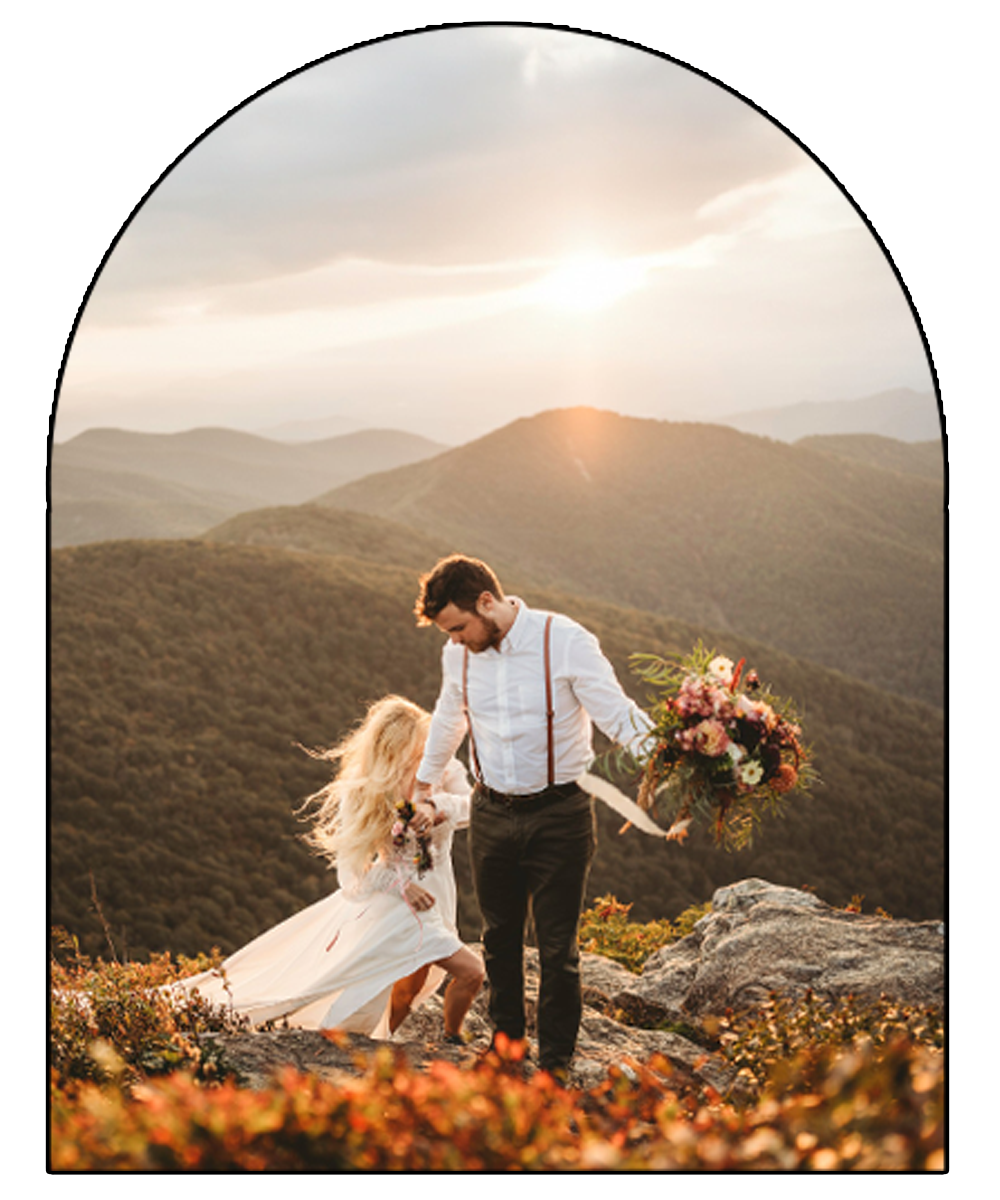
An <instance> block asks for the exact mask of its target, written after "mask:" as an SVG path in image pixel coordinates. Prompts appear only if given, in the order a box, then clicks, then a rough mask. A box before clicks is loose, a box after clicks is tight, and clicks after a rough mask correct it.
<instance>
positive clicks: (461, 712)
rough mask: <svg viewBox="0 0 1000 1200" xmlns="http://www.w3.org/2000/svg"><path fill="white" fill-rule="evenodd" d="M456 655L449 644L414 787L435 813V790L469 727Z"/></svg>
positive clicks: (415, 797)
mask: <svg viewBox="0 0 1000 1200" xmlns="http://www.w3.org/2000/svg"><path fill="white" fill-rule="evenodd" d="M454 658H455V655H454V654H449V651H448V645H447V644H446V645H445V647H444V649H443V650H442V652H441V691H440V692H439V693H438V698H437V703H436V704H435V705H434V711H433V712H432V713H431V727H430V732H429V734H428V736H427V745H426V746H425V747H424V754H423V758H422V759H421V760H420V766H419V767H418V768H417V782H416V786H415V787H414V789H413V803H414V806H416V805H417V804H422V805H425V806H426V807H427V808H428V809H429V811H430V812H431V814H433V813H434V812H435V809H434V806H433V801H431V800H430V795H431V792H432V791H433V789H434V787H435V785H436V784H437V782H438V781H439V780H440V778H441V776H442V775H443V774H444V771H445V768H446V767H447V766H448V764H449V763H450V762H451V760H452V759H453V758H454V757H455V752H456V751H457V750H458V748H459V746H460V745H461V744H462V739H463V738H464V737H465V734H466V731H467V730H468V722H467V720H466V717H465V709H464V706H463V704H462V685H461V683H460V682H459V680H458V678H457V677H456V675H455V673H454V670H453V669H451V667H452V664H453V662H454Z"/></svg>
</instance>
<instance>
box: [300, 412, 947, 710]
mask: <svg viewBox="0 0 1000 1200" xmlns="http://www.w3.org/2000/svg"><path fill="white" fill-rule="evenodd" d="M316 502H317V503H320V504H329V505H331V506H333V507H336V508H341V509H348V510H353V511H360V512H367V513H371V514H375V515H378V516H382V517H386V518H388V519H390V520H393V521H396V522H400V523H402V524H404V525H409V526H411V527H413V528H414V529H419V530H421V531H422V532H423V533H424V534H425V535H429V536H432V537H435V538H437V539H440V540H442V541H446V542H449V543H450V544H452V545H454V546H461V547H466V548H467V547H476V549H475V550H474V551H472V552H473V553H477V554H478V555H479V556H480V557H483V558H486V559H487V560H489V561H490V562H491V563H492V564H493V565H494V567H496V568H497V569H498V570H499V571H501V578H503V575H504V573H508V574H509V573H516V574H517V575H518V576H519V577H520V578H523V579H526V580H529V581H531V582H532V583H534V584H535V585H537V586H550V587H556V588H559V589H561V590H565V591H568V592H571V593H573V594H576V595H585V596H591V597H594V598H599V599H604V600H608V601H611V602H612V603H617V604H623V605H627V606H629V607H632V608H638V609H643V610H647V611H650V612H655V613H661V614H663V615H665V616H673V617H679V618H681V619H683V620H687V621H690V622H693V623H702V622H703V623H706V624H708V625H710V626H713V627H715V628H718V629H726V630H729V631H731V632H732V633H734V634H739V635H740V636H743V637H750V638H756V639H758V640H760V641H762V642H766V643H767V644H769V645H774V646H778V647H780V648H781V649H783V650H785V651H786V652H788V653H790V654H794V655H796V656H800V657H803V658H809V659H812V660H814V661H816V662H821V663H823V664H825V665H826V666H830V667H834V668H836V669H838V670H842V671H845V672H847V673H848V674H851V675H853V676H856V677H857V678H859V679H864V680H866V681H868V682H869V683H873V684H874V685H875V686H877V687H879V688H883V689H887V690H891V691H894V692H897V693H899V694H901V695H910V696H914V697H917V698H919V699H922V700H926V701H929V702H930V703H933V704H938V705H940V704H941V703H942V702H943V689H944V543H943V532H944V509H943V493H942V488H941V486H940V483H939V482H935V481H931V480H928V479H924V478H920V477H918V476H915V475H912V474H902V473H899V472H895V471H888V470H884V469H881V468H878V467H873V466H870V465H868V464H867V463H864V462H860V461H857V460H852V459H847V458H843V457H841V456H835V455H830V454H821V453H817V452H815V451H812V450H809V449H806V448H803V447H799V446H789V445H786V444H784V443H780V442H772V441H769V440H767V439H765V438H760V437H754V436H751V435H749V434H745V433H740V432H737V431H736V430H733V429H727V428H724V427H721V426H711V425H684V424H676V423H671V422H666V421H649V420H639V419H636V418H629V417H620V416H617V415H616V414H614V413H607V412H598V411H596V410H593V409H565V410H559V411H552V412H547V413H542V414H540V415H538V416H535V417H531V418H526V419H524V420H520V421H515V422H514V423H512V424H511V425H508V426H506V427H504V428H503V429H500V430H498V431H497V432H495V433H492V434H490V435H488V436H487V437H484V438H481V439H480V440H478V441H476V442H472V443H470V444H468V445H466V446H461V447H458V448H457V449H455V450H451V451H448V452H446V453H444V454H441V455H438V456H436V457H435V458H433V459H430V460H426V461H424V462H420V463H415V464H412V465H410V466H407V467H402V468H399V469H398V470H394V471H388V472H383V473H380V474H378V475H374V476H369V477H367V478H365V479H362V480H358V481H357V482H355V483H352V484H348V485H346V486H344V487H341V488H338V489H336V490H334V491H332V492H330V493H327V494H325V495H323V496H320V497H319V498H318V499H317V501H316Z"/></svg>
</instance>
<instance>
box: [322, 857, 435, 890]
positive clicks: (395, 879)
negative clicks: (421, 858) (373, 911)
mask: <svg viewBox="0 0 1000 1200" xmlns="http://www.w3.org/2000/svg"><path fill="white" fill-rule="evenodd" d="M337 877H338V879H339V881H340V890H341V891H342V892H343V894H344V896H346V897H347V899H348V900H354V901H362V900H368V899H370V898H371V897H372V896H374V895H376V894H377V893H378V892H389V893H391V894H393V895H396V896H400V897H402V898H403V899H405V898H406V897H405V895H404V891H405V888H406V885H407V884H408V883H410V882H411V880H413V879H415V878H416V867H415V866H414V865H413V863H412V862H410V861H409V860H408V859H407V858H405V857H403V856H401V855H397V854H392V855H391V856H389V857H388V858H386V859H379V860H378V861H377V862H374V863H372V865H371V866H370V867H369V868H368V870H367V871H363V872H361V874H357V873H356V872H354V871H351V870H350V869H349V868H347V867H340V868H338V871H337Z"/></svg>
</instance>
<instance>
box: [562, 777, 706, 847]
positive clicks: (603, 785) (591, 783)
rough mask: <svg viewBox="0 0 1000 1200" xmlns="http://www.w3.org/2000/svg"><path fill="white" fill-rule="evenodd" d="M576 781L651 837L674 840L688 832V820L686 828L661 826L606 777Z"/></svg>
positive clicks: (585, 778)
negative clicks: (665, 827)
mask: <svg viewBox="0 0 1000 1200" xmlns="http://www.w3.org/2000/svg"><path fill="white" fill-rule="evenodd" d="M576 782H577V783H578V784H579V785H580V787H581V788H583V790H584V791H585V792H588V793H589V794H590V795H591V796H593V797H594V799H595V800H600V801H601V803H602V804H606V805H607V806H608V808H613V809H614V810H615V812H617V813H620V814H621V815H622V816H623V817H625V819H626V820H627V821H628V823H629V824H630V825H634V826H635V827H636V829H639V830H641V831H642V832H643V833H648V834H649V835H650V837H661V838H666V839H667V841H673V840H675V839H677V838H679V837H683V836H684V834H685V832H686V824H687V823H686V822H685V828H684V829H678V828H677V827H676V826H672V827H671V828H670V829H669V830H667V829H663V828H661V826H659V825H657V824H656V822H655V821H654V820H653V819H652V817H650V815H649V814H648V813H647V812H645V811H644V810H643V809H641V808H640V807H639V805H638V804H636V802H635V801H634V800H630V799H629V797H628V796H626V795H625V793H624V792H620V791H619V790H618V789H617V788H616V787H615V786H614V784H612V783H608V781H607V780H606V779H599V778H598V777H597V776H596V775H581V776H580V778H579V779H578V780H577V781H576Z"/></svg>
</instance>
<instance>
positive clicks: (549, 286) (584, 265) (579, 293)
mask: <svg viewBox="0 0 1000 1200" xmlns="http://www.w3.org/2000/svg"><path fill="white" fill-rule="evenodd" d="M645 275H646V266H645V264H644V263H643V262H642V261H640V260H638V259H631V258H623V259H613V258H606V257H599V256H586V257H584V256H580V257H577V258H572V259H568V260H567V261H566V262H565V263H563V264H562V266H560V267H557V268H556V269H555V270H554V271H552V272H550V273H549V274H548V275H546V276H545V277H544V278H543V279H541V280H540V281H539V282H538V284H536V286H535V288H534V292H535V297H536V299H537V300H538V301H539V303H542V304H549V305H552V306H554V307H555V308H562V309H568V310H571V311H575V312H593V311H595V310H597V309H601V308H607V307H608V306H609V305H611V304H614V302H615V301H616V300H619V299H621V297H622V296H626V295H628V294H629V292H634V291H635V290H636V289H637V288H640V287H641V286H642V284H643V281H644V279H645Z"/></svg>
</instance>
